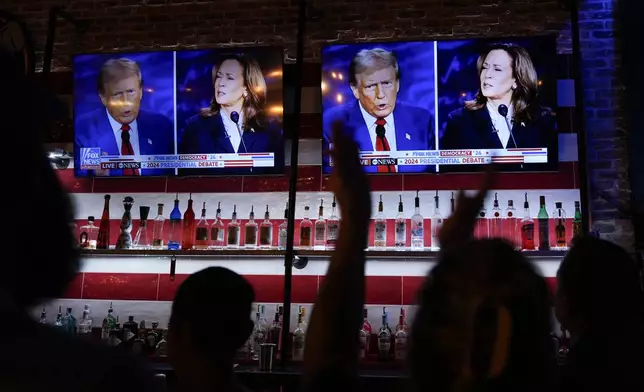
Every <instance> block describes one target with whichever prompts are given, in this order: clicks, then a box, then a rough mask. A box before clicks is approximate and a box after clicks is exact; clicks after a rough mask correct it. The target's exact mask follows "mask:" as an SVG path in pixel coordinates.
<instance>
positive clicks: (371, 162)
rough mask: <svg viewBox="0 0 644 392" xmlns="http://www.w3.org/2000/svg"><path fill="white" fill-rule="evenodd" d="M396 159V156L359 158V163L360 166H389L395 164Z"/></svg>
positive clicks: (396, 162)
mask: <svg viewBox="0 0 644 392" xmlns="http://www.w3.org/2000/svg"><path fill="white" fill-rule="evenodd" d="M397 164H398V160H397V159H396V158H372V159H361V160H360V165H362V166H381V165H385V166H390V165H397Z"/></svg>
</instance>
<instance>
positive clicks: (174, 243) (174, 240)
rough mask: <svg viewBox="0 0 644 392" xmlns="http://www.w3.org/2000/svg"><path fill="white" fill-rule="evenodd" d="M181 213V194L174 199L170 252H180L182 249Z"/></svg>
mask: <svg viewBox="0 0 644 392" xmlns="http://www.w3.org/2000/svg"><path fill="white" fill-rule="evenodd" d="M182 231H183V227H182V226H181V211H180V210H179V194H178V193H177V195H176V197H175V199H174V208H173V209H172V211H171V212H170V237H169V238H168V250H179V248H180V247H181V233H182Z"/></svg>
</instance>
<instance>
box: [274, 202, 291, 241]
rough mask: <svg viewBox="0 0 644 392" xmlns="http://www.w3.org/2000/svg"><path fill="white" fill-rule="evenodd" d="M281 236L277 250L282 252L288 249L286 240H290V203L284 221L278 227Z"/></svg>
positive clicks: (278, 238)
mask: <svg viewBox="0 0 644 392" xmlns="http://www.w3.org/2000/svg"><path fill="white" fill-rule="evenodd" d="M277 230H278V233H279V236H278V237H277V248H278V249H280V250H284V249H286V240H287V239H288V201H287V202H286V207H285V208H284V221H283V222H282V223H280V225H279V227H278V229H277Z"/></svg>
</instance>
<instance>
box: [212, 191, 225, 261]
mask: <svg viewBox="0 0 644 392" xmlns="http://www.w3.org/2000/svg"><path fill="white" fill-rule="evenodd" d="M225 232H226V227H225V225H224V221H223V220H221V202H218V203H217V214H216V215H215V220H214V221H213V222H212V226H210V246H209V248H210V249H223V248H224V246H225V242H224V234H225Z"/></svg>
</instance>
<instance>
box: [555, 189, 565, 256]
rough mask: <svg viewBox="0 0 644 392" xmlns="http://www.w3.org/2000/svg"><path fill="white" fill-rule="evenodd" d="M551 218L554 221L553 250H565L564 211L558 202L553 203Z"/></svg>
mask: <svg viewBox="0 0 644 392" xmlns="http://www.w3.org/2000/svg"><path fill="white" fill-rule="evenodd" d="M552 217H553V218H554V219H555V240H556V241H555V249H557V250H565V249H566V248H567V245H568V242H567V241H566V211H564V209H563V208H562V207H561V202H560V201H558V202H556V203H555V211H554V213H553V214H552Z"/></svg>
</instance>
